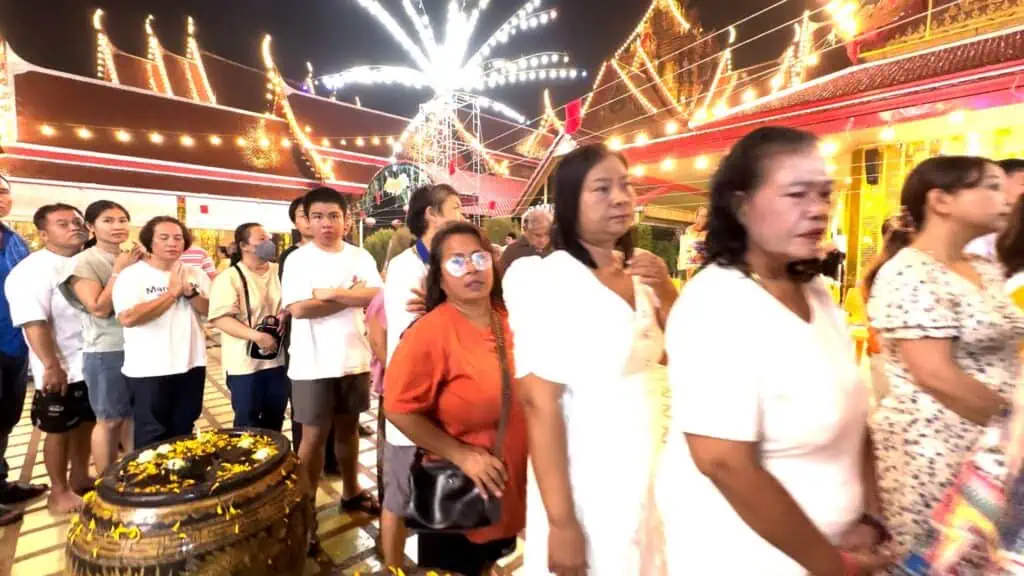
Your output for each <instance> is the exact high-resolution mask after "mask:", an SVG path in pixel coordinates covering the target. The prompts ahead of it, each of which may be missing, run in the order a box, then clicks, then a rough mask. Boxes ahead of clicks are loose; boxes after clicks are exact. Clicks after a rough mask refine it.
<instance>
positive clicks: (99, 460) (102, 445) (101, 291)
mask: <svg viewBox="0 0 1024 576" xmlns="http://www.w3.org/2000/svg"><path fill="white" fill-rule="evenodd" d="M130 218H131V217H130V216H129V215H128V211H127V210H125V208H124V207H123V206H121V205H120V204H118V203H116V202H111V201H109V200H99V201H97V202H93V203H92V204H90V205H89V207H88V208H86V210H85V224H86V226H88V227H89V231H90V232H92V234H93V239H94V242H93V245H92V247H91V248H88V249H86V250H85V251H84V252H82V253H80V254H79V255H78V256H76V257H75V263H74V268H73V271H72V275H71V277H70V278H69V279H68V285H69V286H70V288H71V292H72V294H73V295H74V298H73V300H72V303H74V304H76V305H78V306H80V307H81V308H83V309H84V310H85V311H86V312H88V314H89V315H88V316H87V317H86V320H85V325H84V326H83V331H82V336H83V349H82V350H83V352H82V365H83V371H84V372H85V384H86V386H88V388H89V403H90V404H91V405H92V410H93V412H95V413H96V427H95V428H93V431H92V453H93V457H94V458H95V459H96V470H97V471H98V472H99V473H100V474H103V471H104V470H106V469H107V467H108V466H110V465H111V464H113V463H114V461H115V460H117V447H118V444H119V443H120V444H121V445H122V446H124V449H125V450H126V451H127V452H131V451H132V393H131V390H130V389H129V387H128V381H127V380H125V377H124V375H123V374H121V367H122V366H123V365H124V333H123V330H124V329H123V328H122V326H121V323H120V322H118V321H117V318H116V317H115V316H114V302H113V294H114V281H115V280H116V279H117V277H118V276H119V275H120V274H121V272H124V270H125V268H127V267H129V266H131V265H132V264H134V263H136V262H138V261H139V260H140V259H141V258H142V256H143V255H144V252H143V250H142V247H140V246H139V245H138V244H135V245H133V246H132V248H131V250H121V245H122V244H124V243H125V242H126V241H127V240H128V229H129V221H130Z"/></svg>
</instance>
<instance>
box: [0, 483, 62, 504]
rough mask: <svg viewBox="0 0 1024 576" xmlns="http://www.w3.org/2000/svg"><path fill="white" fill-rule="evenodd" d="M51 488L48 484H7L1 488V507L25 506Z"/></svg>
mask: <svg viewBox="0 0 1024 576" xmlns="http://www.w3.org/2000/svg"><path fill="white" fill-rule="evenodd" d="M49 489H50V487H49V486H47V485H46V484H29V483H28V482H5V483H4V485H3V486H0V505H9V504H23V503H25V502H28V501H30V500H35V499H36V498H39V497H40V496H42V495H43V494H46V491H47V490H49Z"/></svg>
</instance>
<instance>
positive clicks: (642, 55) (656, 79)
mask: <svg viewBox="0 0 1024 576" xmlns="http://www.w3.org/2000/svg"><path fill="white" fill-rule="evenodd" d="M636 51H637V53H638V54H639V55H640V59H641V61H643V63H644V67H645V68H647V71H648V72H649V73H650V75H651V77H652V78H654V83H655V85H656V86H657V87H658V89H659V90H660V91H661V95H662V96H664V97H665V99H666V100H668V101H669V102H671V103H672V106H673V107H674V108H675V109H676V111H677V112H679V113H680V114H682V113H683V107H682V106H680V105H679V102H677V101H676V99H675V97H674V96H672V93H671V92H669V91H668V87H667V86H665V83H664V82H662V81H661V77H660V76H659V75H658V71H657V70H655V69H654V63H653V62H651V59H650V58H649V57H648V56H647V52H645V51H644V49H643V47H642V46H640V43H639V42H637V45H636Z"/></svg>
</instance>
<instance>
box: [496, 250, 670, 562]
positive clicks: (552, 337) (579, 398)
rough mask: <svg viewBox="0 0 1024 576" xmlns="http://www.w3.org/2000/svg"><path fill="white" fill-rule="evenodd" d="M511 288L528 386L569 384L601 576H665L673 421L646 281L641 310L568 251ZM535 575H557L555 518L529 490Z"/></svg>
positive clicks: (520, 275)
mask: <svg viewBox="0 0 1024 576" xmlns="http://www.w3.org/2000/svg"><path fill="white" fill-rule="evenodd" d="M509 272H510V273H509V274H508V275H507V276H506V279H505V283H504V288H505V297H506V303H507V305H508V308H509V319H510V323H511V326H512V330H513V332H515V334H516V338H515V341H516V350H515V353H516V366H517V371H518V375H519V376H523V375H525V374H529V373H532V374H534V375H536V376H538V377H541V378H544V379H546V380H550V381H552V382H557V383H559V384H563V385H564V386H565V387H566V390H565V394H564V396H563V399H562V413H563V416H564V418H565V423H566V436H567V442H568V453H569V475H570V481H571V485H572V491H573V498H574V501H575V504H576V513H577V517H578V518H579V520H580V522H581V523H582V526H583V530H584V532H585V534H586V537H587V553H588V562H589V566H590V571H589V573H590V574H591V575H597V576H600V575H609V576H624V575H629V576H633V575H641V574H642V575H654V574H657V573H658V568H657V567H656V566H658V565H660V561H659V559H660V557H661V554H660V551H661V548H662V547H661V545H660V542H661V540H662V538H661V535H660V532H661V531H660V522H659V515H658V514H657V513H656V509H655V507H654V503H653V494H654V491H653V485H654V484H653V480H652V477H653V474H655V472H656V469H657V454H658V452H659V451H660V450H659V448H660V445H661V441H662V440H663V437H664V431H665V426H666V424H667V422H668V417H667V415H666V414H665V407H666V406H667V398H666V397H665V394H666V393H667V385H666V382H667V378H666V375H665V369H664V367H663V366H661V365H660V364H659V362H660V361H661V359H662V356H663V354H664V335H663V333H662V330H661V329H660V328H659V326H658V322H657V310H658V309H657V303H656V299H655V297H654V294H653V292H652V291H651V289H650V288H648V287H647V286H644V285H642V284H640V283H639V282H636V283H635V284H634V288H635V295H636V296H635V306H636V308H635V310H634V309H633V308H630V306H629V304H628V303H627V302H626V301H624V300H623V299H622V298H621V297H620V296H618V295H617V294H616V293H614V292H613V291H611V290H609V289H608V288H607V287H606V286H604V285H603V284H601V282H600V281H599V280H598V279H597V278H596V277H595V276H594V274H593V272H592V271H591V270H589V269H588V268H586V267H585V266H584V265H583V264H581V263H580V262H578V261H577V260H575V259H574V258H573V257H572V256H570V255H569V254H568V253H566V252H556V253H554V254H552V255H550V256H548V257H547V258H544V259H543V260H542V259H540V258H536V257H534V258H530V259H526V260H525V261H524V260H520V261H519V262H517V263H516V266H514V267H512V268H510V271H509ZM526 500H527V508H526V517H527V518H526V547H525V551H524V567H523V572H522V573H523V574H526V575H527V576H541V575H547V574H548V569H547V567H548V548H547V545H548V522H547V514H546V511H545V509H544V504H543V501H542V500H541V496H540V491H539V489H538V487H537V482H536V478H535V477H534V474H533V468H532V465H531V467H530V470H529V477H528V481H527V497H526Z"/></svg>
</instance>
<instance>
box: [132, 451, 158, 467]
mask: <svg viewBox="0 0 1024 576" xmlns="http://www.w3.org/2000/svg"><path fill="white" fill-rule="evenodd" d="M155 457H156V451H155V450H143V451H142V453H140V454H139V456H138V458H136V459H135V460H136V461H137V462H139V463H141V464H145V463H146V462H149V461H151V460H152V459H153V458H155Z"/></svg>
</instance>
